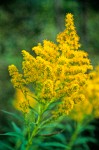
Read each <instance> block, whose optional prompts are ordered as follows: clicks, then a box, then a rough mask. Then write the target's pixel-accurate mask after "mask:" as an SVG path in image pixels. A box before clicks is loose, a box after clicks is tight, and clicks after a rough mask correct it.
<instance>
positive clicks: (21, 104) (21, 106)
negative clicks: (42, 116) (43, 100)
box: [13, 89, 36, 113]
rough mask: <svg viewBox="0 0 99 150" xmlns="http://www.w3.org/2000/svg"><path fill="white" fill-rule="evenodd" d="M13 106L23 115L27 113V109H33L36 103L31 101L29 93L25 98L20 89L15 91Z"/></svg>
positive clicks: (31, 94) (31, 97)
mask: <svg viewBox="0 0 99 150" xmlns="http://www.w3.org/2000/svg"><path fill="white" fill-rule="evenodd" d="M13 105H14V107H15V108H16V109H18V110H19V111H21V112H23V113H29V111H30V109H29V107H31V108H34V107H35V105H36V101H35V100H34V99H33V93H31V92H30V91H28V92H27V95H26V96H25V95H24V94H23V93H22V91H21V90H20V89H17V90H16V93H15V99H14V101H13Z"/></svg>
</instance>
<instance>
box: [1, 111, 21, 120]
mask: <svg viewBox="0 0 99 150" xmlns="http://www.w3.org/2000/svg"><path fill="white" fill-rule="evenodd" d="M1 111H2V112H4V113H6V114H8V115H11V116H13V117H14V118H16V119H18V120H20V121H22V118H21V117H19V116H18V115H16V114H15V113H12V112H8V111H5V110H1Z"/></svg>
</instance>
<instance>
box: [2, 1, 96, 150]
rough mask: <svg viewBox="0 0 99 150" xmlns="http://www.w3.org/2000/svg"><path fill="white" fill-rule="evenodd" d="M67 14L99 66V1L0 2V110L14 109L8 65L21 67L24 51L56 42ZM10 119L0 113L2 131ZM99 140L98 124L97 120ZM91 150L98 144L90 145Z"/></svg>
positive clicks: (94, 63)
mask: <svg viewBox="0 0 99 150" xmlns="http://www.w3.org/2000/svg"><path fill="white" fill-rule="evenodd" d="M66 13H72V14H73V15H74V19H75V25H76V28H77V32H78V35H79V36H80V43H81V44H82V47H81V49H84V50H85V51H87V52H88V53H89V58H90V59H91V62H92V64H93V65H94V66H96V65H98V64H99V1H93V0H6V1H4V0H0V110H2V109H3V110H8V111H15V110H14V108H13V107H12V105H11V104H12V100H13V98H14V88H13V86H12V84H11V83H10V77H9V74H8V65H9V64H12V63H13V64H15V65H17V67H19V68H21V65H20V64H21V60H22V56H21V50H22V49H26V50H27V51H29V52H31V48H32V47H33V46H34V45H37V43H38V42H42V40H44V39H48V40H51V41H54V42H55V38H56V36H57V33H59V32H61V31H62V30H63V29H64V28H65V27H64V18H65V15H66ZM10 120H11V118H8V116H6V115H5V114H4V113H2V112H1V111H0V132H1V133H3V132H4V131H6V130H7V128H10ZM95 126H96V131H95V136H96V138H97V140H99V129H98V126H99V121H98V120H96V121H95ZM90 147H91V149H92V150H93V149H95V150H98V149H99V145H98V144H97V145H96V144H92V143H90Z"/></svg>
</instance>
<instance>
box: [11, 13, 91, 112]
mask: <svg viewBox="0 0 99 150" xmlns="http://www.w3.org/2000/svg"><path fill="white" fill-rule="evenodd" d="M65 26H66V29H65V30H64V31H63V32H61V33H60V34H58V35H57V44H55V43H53V42H50V41H47V40H44V41H43V44H40V43H39V44H38V46H35V47H33V48H32V50H33V52H34V53H35V55H36V57H34V56H33V55H31V54H30V53H28V52H27V51H25V50H23V51H22V55H23V59H24V60H23V62H22V69H23V74H20V73H19V72H18V70H17V68H16V67H15V66H14V65H11V66H9V72H10V75H11V76H12V82H13V84H14V86H15V88H18V89H21V90H23V93H26V92H27V87H28V85H29V84H32V89H31V90H32V91H33V93H34V95H35V97H36V100H37V101H38V102H39V103H41V104H44V105H45V104H47V105H48V104H50V103H52V102H55V101H57V100H60V101H61V104H59V106H58V107H57V110H58V112H59V113H60V114H68V112H69V111H70V110H71V109H72V108H73V106H74V104H75V103H77V102H78V101H82V100H84V94H82V89H83V87H84V86H85V85H86V80H87V79H88V74H87V71H88V70H90V69H92V66H91V64H90V60H89V59H88V58H87V56H88V54H87V53H86V52H84V51H82V50H78V48H79V47H80V44H79V37H78V35H77V33H76V29H75V26H74V20H73V15H72V14H70V13H69V14H67V15H66V19H65ZM24 91H25V92H24ZM78 95H79V96H78Z"/></svg>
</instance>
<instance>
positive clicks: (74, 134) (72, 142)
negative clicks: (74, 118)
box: [66, 124, 80, 150]
mask: <svg viewBox="0 0 99 150" xmlns="http://www.w3.org/2000/svg"><path fill="white" fill-rule="evenodd" d="M79 131H80V130H79V124H77V127H76V129H75V131H74V133H73V135H72V137H71V139H70V142H69V144H68V148H66V150H72V148H73V145H74V142H75V140H76V138H77V136H78V134H79Z"/></svg>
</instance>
